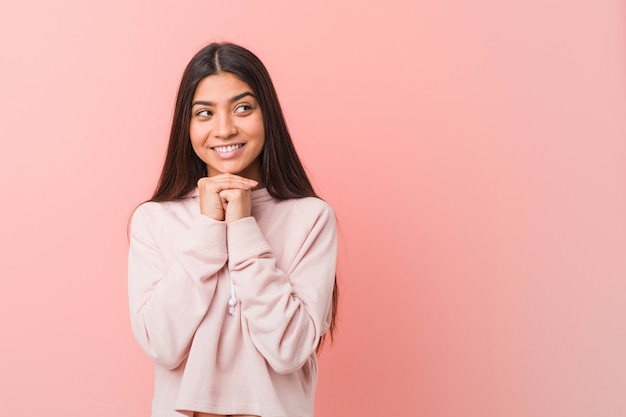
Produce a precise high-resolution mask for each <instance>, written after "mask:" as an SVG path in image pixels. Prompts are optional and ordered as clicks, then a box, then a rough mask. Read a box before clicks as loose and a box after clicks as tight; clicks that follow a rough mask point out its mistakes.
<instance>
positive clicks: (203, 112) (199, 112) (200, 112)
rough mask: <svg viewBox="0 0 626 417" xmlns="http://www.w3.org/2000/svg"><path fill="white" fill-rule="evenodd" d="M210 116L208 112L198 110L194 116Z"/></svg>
mask: <svg viewBox="0 0 626 417" xmlns="http://www.w3.org/2000/svg"><path fill="white" fill-rule="evenodd" d="M210 115H211V112H210V111H209V110H200V111H198V112H196V116H200V117H208V116H210Z"/></svg>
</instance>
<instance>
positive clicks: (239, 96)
mask: <svg viewBox="0 0 626 417" xmlns="http://www.w3.org/2000/svg"><path fill="white" fill-rule="evenodd" d="M246 96H250V97H252V98H255V99H256V97H255V96H254V94H252V93H251V92H249V91H246V92H245V93H241V94H237V95H236V96H235V97H233V98H231V99H230V100H228V101H229V102H230V103H234V102H235V101H237V100H241V99H242V98H244V97H246ZM196 105H200V106H215V103H213V102H212V101H201V100H198V101H194V102H193V103H191V107H193V106H196Z"/></svg>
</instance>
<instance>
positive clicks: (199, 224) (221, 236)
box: [182, 215, 228, 260]
mask: <svg viewBox="0 0 626 417" xmlns="http://www.w3.org/2000/svg"><path fill="white" fill-rule="evenodd" d="M182 250H183V252H189V251H192V252H195V253H196V254H198V255H199V256H200V257H207V258H213V259H222V260H225V259H226V258H227V257H228V251H227V248H226V223H225V222H220V221H217V220H214V219H212V218H210V217H207V216H203V215H198V217H196V218H195V219H194V222H193V224H192V225H191V231H190V232H189V236H188V238H187V240H186V241H185V243H184V244H183V246H182Z"/></svg>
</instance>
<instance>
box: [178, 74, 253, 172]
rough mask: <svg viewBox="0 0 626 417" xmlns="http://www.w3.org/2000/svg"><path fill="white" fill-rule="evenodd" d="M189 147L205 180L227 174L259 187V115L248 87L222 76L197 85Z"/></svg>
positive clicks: (227, 76) (216, 76)
mask: <svg viewBox="0 0 626 417" xmlns="http://www.w3.org/2000/svg"><path fill="white" fill-rule="evenodd" d="M189 136H190V138H191V145H192V146H193V150H194V151H195V152H196V155H198V157H199V158H200V159H201V160H202V161H203V162H204V163H205V164H206V166H207V172H208V176H209V177H211V176H213V175H217V174H223V173H230V174H237V175H240V176H242V177H245V178H249V179H253V180H256V181H258V182H259V183H261V169H260V158H259V155H260V154H261V151H262V150H263V144H264V143H265V129H264V126H263V114H262V113H261V109H260V108H259V103H258V102H257V100H256V97H255V96H254V94H253V92H252V89H251V88H250V86H249V85H248V84H246V83H245V82H243V81H241V80H240V79H239V78H238V77H237V76H235V75H233V74H231V73H228V72H223V73H219V74H216V75H210V76H208V77H206V78H204V79H202V81H200V83H199V84H198V87H197V88H196V92H195V94H194V97H193V100H192V107H191V122H190V124H189Z"/></svg>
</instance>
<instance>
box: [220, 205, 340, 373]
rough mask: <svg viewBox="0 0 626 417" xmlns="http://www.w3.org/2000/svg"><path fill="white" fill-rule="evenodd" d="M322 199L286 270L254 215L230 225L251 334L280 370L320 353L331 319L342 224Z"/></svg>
mask: <svg viewBox="0 0 626 417" xmlns="http://www.w3.org/2000/svg"><path fill="white" fill-rule="evenodd" d="M320 203H321V204H322V207H323V209H322V210H321V211H319V212H316V213H315V215H314V216H310V215H308V216H305V217H304V218H303V221H305V222H306V223H307V233H305V234H304V236H303V238H301V241H300V242H294V245H296V244H299V245H300V246H299V251H298V253H297V255H296V257H295V259H294V260H293V262H292V263H291V265H290V266H289V268H288V270H286V271H282V270H280V269H278V268H277V265H276V258H275V255H274V253H273V252H272V249H271V247H270V246H269V244H268V243H267V241H266V240H265V238H264V236H263V234H262V232H261V230H260V229H259V227H258V224H257V223H256V220H255V219H254V218H253V217H247V218H244V219H240V220H238V221H236V222H233V223H231V224H229V225H228V229H227V233H228V236H227V242H228V253H229V268H230V270H231V278H232V279H233V281H234V282H235V285H236V291H237V296H238V298H239V299H240V301H241V311H242V315H243V318H244V319H245V320H246V322H247V327H248V330H249V333H250V338H251V340H252V343H253V344H254V345H255V347H256V349H257V350H258V351H259V352H260V353H261V355H263V356H264V358H265V359H266V360H267V362H268V364H269V365H270V366H271V367H272V368H273V369H274V371H276V372H278V373H284V374H286V373H290V372H294V371H296V370H298V369H300V368H301V367H302V366H303V365H304V364H305V362H306V361H307V360H308V359H309V358H310V357H311V355H312V354H314V352H315V349H316V347H317V345H318V343H319V340H320V337H321V336H322V335H323V334H324V332H325V331H326V330H327V329H328V326H329V322H330V320H329V317H330V311H331V300H332V291H333V285H334V281H335V271H336V260H337V237H336V225H335V217H334V214H333V212H332V210H331V208H330V207H329V206H328V205H326V204H325V203H323V202H321V201H320ZM311 217H313V218H311ZM287 227H288V226H287ZM285 233H286V234H289V233H290V231H289V230H286V231H285ZM286 239H288V240H289V239H291V238H289V237H286Z"/></svg>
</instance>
